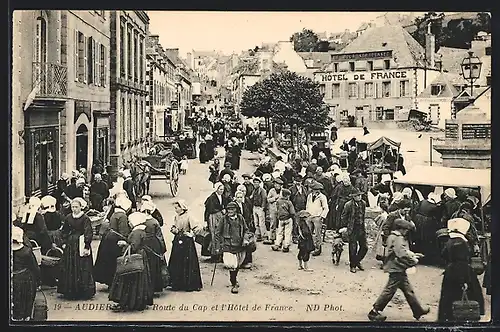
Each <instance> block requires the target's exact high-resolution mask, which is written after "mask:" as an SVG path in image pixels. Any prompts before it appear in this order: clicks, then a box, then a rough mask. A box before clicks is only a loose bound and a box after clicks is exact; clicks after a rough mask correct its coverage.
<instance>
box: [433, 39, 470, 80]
mask: <svg viewBox="0 0 500 332" xmlns="http://www.w3.org/2000/svg"><path fill="white" fill-rule="evenodd" d="M468 51H469V50H467V49H463V48H454V47H444V46H442V47H440V48H439V51H437V54H439V55H440V56H441V63H442V68H443V70H444V71H447V72H449V73H455V74H459V73H461V72H462V69H461V67H460V64H461V63H462V60H463V59H464V58H465V57H466V56H467V52H468Z"/></svg>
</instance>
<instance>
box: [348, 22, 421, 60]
mask: <svg viewBox="0 0 500 332" xmlns="http://www.w3.org/2000/svg"><path fill="white" fill-rule="evenodd" d="M384 45H385V46H384ZM384 50H392V51H393V56H394V57H395V59H396V62H397V64H398V66H399V67H402V68H404V67H423V66H424V59H425V50H424V48H423V47H422V46H421V45H420V44H419V43H418V42H417V41H416V40H415V39H414V38H413V37H412V36H411V35H410V34H409V33H408V32H407V31H406V30H405V29H403V27H401V26H390V25H388V26H382V27H378V28H372V29H369V30H367V31H366V32H365V33H363V34H362V35H361V36H359V37H358V38H356V39H354V40H353V41H352V42H351V43H350V44H349V45H347V46H346V47H345V48H344V49H343V50H342V51H341V52H340V53H361V52H376V51H384Z"/></svg>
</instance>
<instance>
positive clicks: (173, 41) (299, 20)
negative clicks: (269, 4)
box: [148, 11, 383, 57]
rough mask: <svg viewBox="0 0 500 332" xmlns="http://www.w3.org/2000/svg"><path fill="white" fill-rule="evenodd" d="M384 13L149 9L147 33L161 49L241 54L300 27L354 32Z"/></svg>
mask: <svg viewBox="0 0 500 332" xmlns="http://www.w3.org/2000/svg"><path fill="white" fill-rule="evenodd" d="M381 14H383V12H203V11H197V12H194V11H191V12H188V11H148V15H149V18H150V22H149V30H150V34H153V35H154V34H156V35H159V36H160V44H161V45H162V46H163V47H164V48H179V52H180V54H181V56H182V57H185V56H186V54H187V53H188V52H191V51H192V50H193V49H194V50H197V51H211V50H219V51H222V52H223V53H224V54H231V53H232V52H233V51H234V52H236V53H240V52H241V51H242V50H248V49H249V48H254V47H255V46H260V45H261V44H262V43H263V42H277V41H282V40H289V38H290V36H291V35H292V34H293V33H294V32H298V31H301V30H302V29H303V28H308V29H311V30H313V31H315V32H324V31H327V32H332V33H333V32H342V31H344V30H345V29H349V30H351V31H356V30H357V29H358V28H359V27H360V25H361V24H362V23H364V22H369V21H370V20H372V19H375V18H376V17H377V16H380V15H381Z"/></svg>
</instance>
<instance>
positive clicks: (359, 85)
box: [358, 82, 365, 99]
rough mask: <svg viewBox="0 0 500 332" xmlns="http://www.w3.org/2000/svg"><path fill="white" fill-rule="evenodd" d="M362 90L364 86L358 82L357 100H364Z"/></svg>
mask: <svg viewBox="0 0 500 332" xmlns="http://www.w3.org/2000/svg"><path fill="white" fill-rule="evenodd" d="M364 89H365V84H364V83H362V82H359V83H358V98H359V99H363V98H365V96H364V92H365V91H364Z"/></svg>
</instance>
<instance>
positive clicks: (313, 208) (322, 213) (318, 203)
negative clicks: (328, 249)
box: [306, 182, 329, 256]
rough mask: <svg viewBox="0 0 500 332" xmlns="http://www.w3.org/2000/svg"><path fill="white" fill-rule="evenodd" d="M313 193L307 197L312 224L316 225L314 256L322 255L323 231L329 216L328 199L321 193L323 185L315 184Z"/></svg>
mask: <svg viewBox="0 0 500 332" xmlns="http://www.w3.org/2000/svg"><path fill="white" fill-rule="evenodd" d="M311 190H312V192H311V193H310V194H309V195H308V196H307V201H306V211H307V212H309V213H310V214H311V222H312V223H313V225H314V233H313V240H314V247H315V250H314V252H313V253H312V255H313V256H319V255H320V254H321V242H322V229H323V223H324V221H325V218H326V216H327V215H328V210H329V209H328V199H327V198H326V196H325V195H324V194H322V193H321V191H322V190H323V185H322V184H321V183H319V182H313V183H312V185H311Z"/></svg>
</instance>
